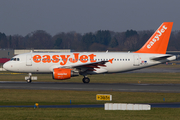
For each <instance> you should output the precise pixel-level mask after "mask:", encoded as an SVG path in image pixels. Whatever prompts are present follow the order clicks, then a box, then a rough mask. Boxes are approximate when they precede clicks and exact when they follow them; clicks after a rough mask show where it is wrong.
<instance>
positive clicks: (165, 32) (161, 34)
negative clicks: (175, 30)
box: [134, 22, 173, 54]
mask: <svg viewBox="0 0 180 120" xmlns="http://www.w3.org/2000/svg"><path fill="white" fill-rule="evenodd" d="M172 26H173V22H164V23H162V24H161V26H160V27H159V28H158V29H157V30H156V32H155V33H154V34H153V35H152V36H151V38H150V39H149V40H148V41H147V42H146V43H145V44H144V46H143V47H142V48H141V49H140V50H138V51H136V52H134V53H155V54H166V50H167V46H168V42H169V38H170V34H171V29H172Z"/></svg>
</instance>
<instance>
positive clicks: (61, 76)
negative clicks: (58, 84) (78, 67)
mask: <svg viewBox="0 0 180 120" xmlns="http://www.w3.org/2000/svg"><path fill="white" fill-rule="evenodd" d="M73 76H79V73H78V72H74V71H72V70H71V69H66V68H55V69H54V71H53V74H52V77H53V79H56V80H65V79H70V78H71V77H73Z"/></svg>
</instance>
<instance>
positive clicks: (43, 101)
mask: <svg viewBox="0 0 180 120" xmlns="http://www.w3.org/2000/svg"><path fill="white" fill-rule="evenodd" d="M96 94H111V95H112V99H113V100H112V101H111V102H113V103H162V102H167V103H172V102H180V93H145V92H117V91H66V90H16V89H0V105H34V103H36V102H37V103H39V105H65V104H66V105H69V104H70V103H69V102H70V100H71V103H72V104H76V105H77V104H104V103H106V102H107V101H96ZM163 98H165V101H163Z"/></svg>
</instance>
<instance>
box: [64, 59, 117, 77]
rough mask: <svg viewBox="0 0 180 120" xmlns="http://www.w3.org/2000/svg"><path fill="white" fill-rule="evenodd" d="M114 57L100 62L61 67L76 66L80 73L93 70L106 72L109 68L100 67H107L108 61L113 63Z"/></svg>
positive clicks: (70, 66)
mask: <svg viewBox="0 0 180 120" xmlns="http://www.w3.org/2000/svg"><path fill="white" fill-rule="evenodd" d="M113 59H114V58H113ZM113 59H110V60H108V61H98V62H92V63H81V64H75V65H69V66H63V67H60V68H72V69H73V68H75V69H77V70H78V71H79V72H80V73H84V72H92V71H97V72H98V73H104V72H107V70H105V69H103V68H100V67H106V65H105V64H106V63H107V62H110V63H112V61H113Z"/></svg>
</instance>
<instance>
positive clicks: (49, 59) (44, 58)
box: [33, 53, 96, 66]
mask: <svg viewBox="0 0 180 120" xmlns="http://www.w3.org/2000/svg"><path fill="white" fill-rule="evenodd" d="M94 57H96V55H94V54H89V55H79V53H73V57H71V55H52V56H50V55H34V56H33V61H34V62H35V63H40V62H43V63H58V62H60V59H61V60H62V61H61V62H60V65H62V66H63V65H66V63H67V62H68V61H69V62H71V63H76V62H78V61H80V62H82V63H86V62H88V60H89V61H90V62H96V60H95V58H94Z"/></svg>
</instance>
